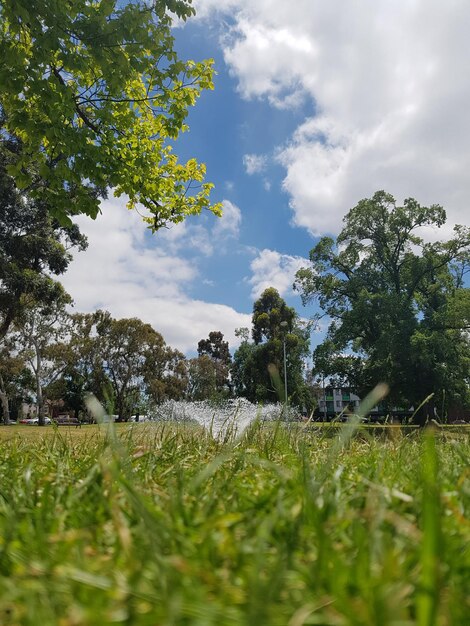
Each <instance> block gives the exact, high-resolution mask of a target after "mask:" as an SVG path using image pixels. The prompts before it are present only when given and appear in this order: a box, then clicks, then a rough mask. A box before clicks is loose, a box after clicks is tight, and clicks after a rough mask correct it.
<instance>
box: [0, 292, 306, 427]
mask: <svg viewBox="0 0 470 626" xmlns="http://www.w3.org/2000/svg"><path fill="white" fill-rule="evenodd" d="M68 303H69V298H67V297H62V299H60V300H56V301H55V302H53V303H52V304H48V303H46V304H39V303H37V302H36V303H34V304H33V303H31V302H30V303H29V306H28V307H27V308H24V309H23V310H22V313H21V316H20V317H18V318H17V319H16V320H15V322H14V323H13V324H12V325H11V327H10V329H9V331H8V332H7V333H6V334H5V335H4V337H3V340H2V343H1V361H0V398H1V402H2V416H3V421H4V423H8V422H9V420H10V412H11V404H12V402H13V404H14V407H15V409H16V411H17V410H18V405H19V404H20V403H21V402H23V401H27V400H30V401H34V402H35V405H36V411H37V416H38V417H39V423H40V424H43V423H44V421H45V416H46V414H47V412H48V404H49V403H60V407H61V410H62V411H67V412H72V411H73V413H74V417H76V418H81V416H84V415H85V414H86V407H85V401H86V397H87V395H88V394H94V396H95V397H96V398H97V399H98V400H99V401H100V402H101V403H102V404H103V406H104V407H105V409H106V411H107V412H108V413H109V414H113V415H117V416H118V419H119V420H124V421H127V420H128V419H129V418H130V416H131V415H132V414H135V413H140V414H142V413H146V412H147V411H148V407H149V405H152V404H159V403H161V402H163V401H165V400H168V399H174V400H183V399H184V400H210V401H212V402H217V401H220V400H223V399H227V398H230V397H234V396H245V397H247V398H248V399H250V400H252V401H254V402H256V401H267V402H269V401H277V400H279V399H283V398H284V388H283V386H282V385H283V383H280V380H281V379H280V372H281V371H282V368H281V346H280V343H279V338H280V336H279V330H278V327H279V322H280V321H282V318H283V317H289V318H290V320H291V329H290V330H289V329H287V330H286V335H285V340H286V345H288V350H289V359H288V361H287V362H288V364H289V376H290V379H289V385H290V387H289V391H290V392H291V394H290V401H291V402H293V403H294V404H295V403H298V402H301V401H305V398H304V397H303V396H302V395H301V394H300V388H301V384H300V381H301V378H302V375H303V372H302V359H301V356H302V354H303V352H305V349H306V344H305V345H304V346H303V347H300V344H301V342H305V341H306V337H305V333H303V334H302V331H300V330H299V328H297V327H296V326H295V323H294V320H295V315H294V316H293V315H292V310H289V309H288V307H286V305H285V303H284V301H283V300H282V298H280V296H279V294H278V293H277V292H276V290H275V289H268V290H266V291H265V292H264V294H263V295H262V296H261V298H260V299H259V300H258V301H257V303H255V313H254V314H253V336H254V337H255V340H254V341H253V342H249V341H248V340H247V339H246V338H245V339H244V340H243V342H242V345H241V347H240V348H239V349H238V350H237V351H236V352H235V355H234V358H233V360H232V356H231V354H230V351H229V345H228V342H227V341H224V336H223V334H222V333H221V332H220V331H212V332H210V333H209V336H208V338H206V339H201V340H200V341H199V343H198V347H197V353H198V356H197V357H194V358H189V359H187V358H186V357H185V356H184V355H183V354H182V353H181V352H180V351H178V350H175V349H173V348H171V347H170V346H169V345H167V344H166V342H165V340H164V339H163V337H162V335H161V334H160V333H159V332H157V331H156V330H155V329H154V328H153V327H152V326H151V325H150V324H147V323H145V322H143V321H142V320H140V319H138V318H130V319H114V318H113V317H112V316H111V315H110V313H109V312H107V311H101V310H99V311H95V312H94V313H69V312H68V311H67V310H66V306H67V304H68ZM278 306H280V310H279V308H277V307H278ZM260 311H262V312H261V313H260ZM260 316H262V317H261V319H260ZM268 326H270V329H269V330H268ZM246 330H247V329H242V330H241V332H242V333H244V332H245V331H246ZM260 332H263V333H267V336H266V337H265V340H264V341H261V338H260V337H259V336H258V333H260ZM256 342H258V343H256ZM280 388H281V389H282V391H281V390H280ZM305 397H306V396H305Z"/></svg>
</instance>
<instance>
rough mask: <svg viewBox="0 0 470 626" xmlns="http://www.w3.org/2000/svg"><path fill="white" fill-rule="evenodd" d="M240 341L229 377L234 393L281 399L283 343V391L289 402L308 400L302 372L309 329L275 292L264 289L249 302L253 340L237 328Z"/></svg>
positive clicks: (271, 288)
mask: <svg viewBox="0 0 470 626" xmlns="http://www.w3.org/2000/svg"><path fill="white" fill-rule="evenodd" d="M238 334H239V336H241V337H242V339H243V340H242V343H241V345H240V347H239V348H238V350H237V351H236V352H235V355H234V359H233V366H232V379H233V382H234V386H235V392H236V393H237V394H239V395H242V396H244V397H246V398H248V399H249V400H250V401H252V402H259V401H262V402H276V401H278V400H281V401H283V400H284V393H285V389H284V364H283V361H284V344H285V348H286V369H287V392H288V396H289V398H290V401H291V403H293V404H295V405H299V406H302V405H304V404H305V402H309V400H308V395H309V394H308V393H307V388H306V384H305V377H304V371H303V363H304V358H305V357H306V356H307V354H308V349H309V330H308V327H307V326H304V325H303V324H302V322H301V320H300V319H299V317H298V315H297V313H296V311H295V309H294V308H292V307H289V306H288V305H287V304H286V302H285V300H284V299H283V298H282V297H281V296H280V295H279V292H278V291H277V290H276V289H274V288H273V287H270V288H268V289H265V291H264V292H263V293H262V294H261V296H260V297H259V298H258V300H256V301H255V303H254V305H253V315H252V330H251V335H252V338H253V342H252V343H251V342H250V341H249V334H248V332H246V331H245V329H239V331H238Z"/></svg>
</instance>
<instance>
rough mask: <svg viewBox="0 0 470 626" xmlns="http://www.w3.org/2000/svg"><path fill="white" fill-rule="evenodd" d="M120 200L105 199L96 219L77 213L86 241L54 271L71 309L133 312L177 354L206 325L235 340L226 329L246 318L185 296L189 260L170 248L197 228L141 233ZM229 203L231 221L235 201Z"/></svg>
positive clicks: (193, 274)
mask: <svg viewBox="0 0 470 626" xmlns="http://www.w3.org/2000/svg"><path fill="white" fill-rule="evenodd" d="M124 204H125V203H124V201H123V200H115V199H113V200H107V201H105V202H103V203H102V211H103V214H102V215H100V216H99V217H98V218H97V219H96V221H92V220H90V219H89V218H86V217H84V216H81V217H80V218H79V219H78V220H77V222H78V223H79V225H80V228H81V230H82V232H83V233H84V234H86V235H87V237H88V240H89V247H88V250H87V251H86V252H82V253H76V254H75V258H74V260H73V261H72V263H71V265H70V268H69V270H68V271H67V273H66V274H65V275H64V276H63V277H62V282H63V284H64V286H65V288H66V289H67V290H68V292H69V293H70V294H71V296H72V297H73V298H74V300H75V310H77V311H84V312H90V311H93V310H95V309H97V308H103V309H106V310H108V311H110V313H111V314H112V315H113V316H114V317H117V318H121V317H139V318H140V319H142V320H143V321H145V322H148V323H150V324H152V326H153V327H154V328H155V329H156V330H158V331H159V332H161V333H162V335H163V337H164V338H165V341H166V342H167V343H168V344H169V345H170V346H172V347H174V348H178V349H180V350H182V351H183V352H188V351H193V350H195V349H196V346H197V342H198V341H199V339H201V338H202V337H206V336H207V335H208V334H209V332H210V331H211V330H220V331H221V332H223V333H224V335H225V337H226V339H227V340H228V341H229V343H230V345H231V347H234V346H236V345H237V344H238V343H239V342H238V340H237V338H235V334H234V330H235V328H237V327H239V326H246V325H248V324H249V320H250V316H249V315H247V314H243V313H239V312H237V311H236V310H234V309H233V308H231V307H229V306H225V305H221V304H217V303H212V302H204V301H202V300H195V299H192V298H191V297H190V296H188V295H187V290H188V288H189V287H190V286H191V283H192V282H193V281H195V280H198V279H200V277H199V276H198V268H197V264H195V262H194V259H189V258H184V257H182V256H180V255H178V254H176V253H175V250H176V249H178V245H179V243H181V242H186V243H187V242H188V241H190V240H192V239H194V237H195V235H194V233H196V236H197V235H199V236H201V237H202V234H201V229H200V228H197V229H195V230H194V229H193V227H190V226H186V225H182V226H181V227H179V226H178V227H175V229H174V230H168V231H161V232H160V233H158V234H157V235H153V236H152V237H150V238H149V236H148V235H146V228H145V224H143V222H142V220H141V219H140V217H139V216H138V215H137V213H135V212H134V211H130V212H129V211H128V210H127V209H126V208H125V205H124ZM231 207H232V213H233V215H232V218H231V219H232V222H231V223H233V221H235V222H236V210H235V209H236V207H235V205H231ZM234 216H235V217H234ZM228 221H229V222H230V218H229V220H228ZM232 230H233V228H232ZM209 237H210V233H209V234H207V238H209ZM177 244H178V245H177Z"/></svg>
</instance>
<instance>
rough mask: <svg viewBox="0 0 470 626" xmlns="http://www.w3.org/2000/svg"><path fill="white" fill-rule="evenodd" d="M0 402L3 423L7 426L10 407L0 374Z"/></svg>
mask: <svg viewBox="0 0 470 626" xmlns="http://www.w3.org/2000/svg"><path fill="white" fill-rule="evenodd" d="M0 400H1V402H2V408H3V423H4V424H5V425H6V426H8V424H9V423H10V405H9V402H8V395H7V393H6V390H5V383H4V380H3V376H2V375H1V374H0Z"/></svg>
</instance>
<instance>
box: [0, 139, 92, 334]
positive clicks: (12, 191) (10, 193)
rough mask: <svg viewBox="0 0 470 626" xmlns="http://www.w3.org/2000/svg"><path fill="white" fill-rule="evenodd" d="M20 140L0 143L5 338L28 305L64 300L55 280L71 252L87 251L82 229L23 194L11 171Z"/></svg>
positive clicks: (0, 330) (0, 292)
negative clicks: (9, 157)
mask: <svg viewBox="0 0 470 626" xmlns="http://www.w3.org/2000/svg"><path fill="white" fill-rule="evenodd" d="M16 150H17V145H16V144H15V142H6V141H4V142H0V340H1V339H2V338H3V337H4V336H5V335H6V333H7V332H8V329H9V328H10V326H11V324H12V323H13V322H14V321H15V320H16V319H18V317H19V316H20V314H21V312H22V311H23V310H24V308H25V306H26V307H27V306H28V304H31V303H32V302H34V303H35V304H36V305H38V306H39V305H48V304H51V303H53V302H55V301H56V300H58V299H60V298H61V297H63V293H64V290H63V287H62V285H61V284H60V283H59V282H58V281H57V280H55V279H54V278H53V277H54V276H60V275H61V274H63V273H64V272H65V271H66V269H67V267H68V265H69V263H70V261H71V259H72V256H71V254H70V250H71V248H73V247H75V248H77V249H79V250H83V249H84V248H86V245H87V242H86V238H85V237H84V236H83V235H81V233H80V231H79V229H78V227H77V226H75V225H73V224H71V225H61V224H59V222H58V221H57V219H55V218H53V217H52V216H51V215H50V214H49V213H48V211H47V207H46V206H45V204H44V203H43V202H42V201H39V200H32V199H30V198H28V197H24V196H22V195H21V194H20V193H19V192H18V189H17V188H16V186H15V183H14V180H13V179H12V177H11V176H9V175H8V173H7V171H6V166H7V156H6V153H7V152H9V153H10V154H12V153H14V152H15V151H16Z"/></svg>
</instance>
